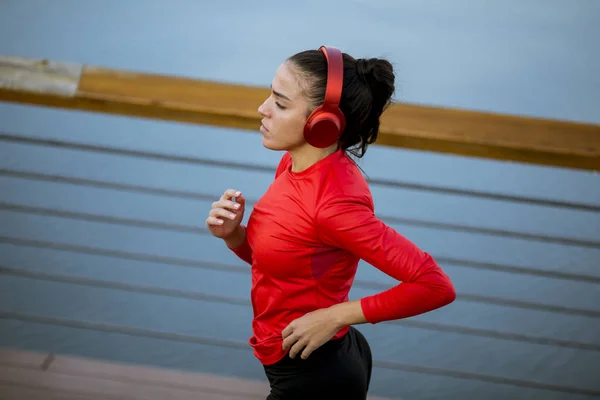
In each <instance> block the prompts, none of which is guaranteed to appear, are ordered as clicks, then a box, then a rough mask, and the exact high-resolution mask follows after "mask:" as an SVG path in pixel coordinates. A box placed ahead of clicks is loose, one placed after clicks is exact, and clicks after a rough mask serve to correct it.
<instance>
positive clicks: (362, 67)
mask: <svg viewBox="0 0 600 400" xmlns="http://www.w3.org/2000/svg"><path fill="white" fill-rule="evenodd" d="M376 61H377V59H375V58H359V59H358V60H356V72H357V73H358V75H359V76H360V77H361V78H363V79H364V80H365V81H367V82H369V81H370V80H371V79H372V77H373V69H374V68H375V64H376Z"/></svg>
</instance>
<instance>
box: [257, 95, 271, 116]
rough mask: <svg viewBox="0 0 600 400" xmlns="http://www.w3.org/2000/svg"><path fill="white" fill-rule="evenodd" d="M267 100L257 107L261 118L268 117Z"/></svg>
mask: <svg viewBox="0 0 600 400" xmlns="http://www.w3.org/2000/svg"><path fill="white" fill-rule="evenodd" d="M268 100H269V99H267V100H265V101H264V102H263V103H262V104H261V105H260V106H259V107H258V112H259V114H260V115H262V116H263V117H267V116H268V108H267V101H268Z"/></svg>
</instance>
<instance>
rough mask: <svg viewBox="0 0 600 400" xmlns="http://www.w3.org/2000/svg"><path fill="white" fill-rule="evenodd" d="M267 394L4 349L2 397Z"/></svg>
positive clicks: (147, 399)
mask: <svg viewBox="0 0 600 400" xmlns="http://www.w3.org/2000/svg"><path fill="white" fill-rule="evenodd" d="M268 392H269V388H268V384H267V382H266V381H255V380H249V379H239V378H231V377H224V376H217V375H208V374H198V373H191V372H184V371H175V370H170V369H162V368H155V367H147V366H138V365H131V364H117V363H111V362H106V361H99V360H92V359H86V358H77V357H72V356H64V355H55V354H44V353H33V352H27V351H20V350H13V349H0V398H1V399H2V400H34V399H44V400H83V399H87V400H90V399H107V400H108V399H122V400H138V399H139V400H153V399H169V400H175V399H177V400H179V399H181V400H187V399H190V400H192V399H193V400H198V399H202V400H242V399H254V400H257V399H265V398H266V394H267V393H268ZM369 400H385V399H383V398H381V397H374V396H369Z"/></svg>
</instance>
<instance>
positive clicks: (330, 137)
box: [304, 46, 346, 148]
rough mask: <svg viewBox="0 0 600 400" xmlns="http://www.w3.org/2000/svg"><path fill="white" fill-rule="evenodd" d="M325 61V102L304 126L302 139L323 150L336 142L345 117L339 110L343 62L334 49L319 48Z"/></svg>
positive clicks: (344, 122) (337, 50)
mask: <svg viewBox="0 0 600 400" xmlns="http://www.w3.org/2000/svg"><path fill="white" fill-rule="evenodd" d="M319 50H320V51H322V52H323V53H324V54H325V59H326V60H327V88H326V89H325V102H324V103H323V104H322V105H320V106H318V107H317V108H315V110H314V111H313V112H312V113H311V114H310V115H309V116H308V120H307V121H306V125H304V139H305V140H306V141H307V142H308V143H309V144H310V145H311V146H314V147H318V148H325V147H329V146H331V145H332V144H334V143H335V142H336V140H338V139H339V138H340V136H341V135H342V132H344V128H345V126H346V117H345V116H344V113H342V110H340V107H339V106H340V99H341V98H342V87H343V84H344V60H343V58H342V52H341V51H340V50H339V49H336V48H335V47H327V46H321V47H319Z"/></svg>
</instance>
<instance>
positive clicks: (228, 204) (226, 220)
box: [206, 189, 246, 240]
mask: <svg viewBox="0 0 600 400" xmlns="http://www.w3.org/2000/svg"><path fill="white" fill-rule="evenodd" d="M233 197H235V198H236V201H235V202H234V201H232V198H233ZM245 203H246V200H245V199H244V197H243V196H242V193H241V192H240V191H238V190H234V189H227V190H226V191H225V192H224V193H223V195H222V196H221V198H220V199H219V200H217V201H215V202H214V203H213V204H212V207H211V209H210V211H209V213H208V218H206V227H207V228H208V230H209V231H210V233H212V234H213V235H214V236H216V237H218V238H221V239H225V240H227V239H228V238H229V237H231V236H232V235H233V234H234V233H236V230H237V228H238V227H239V225H240V223H241V222H242V219H243V218H244V209H245V207H244V206H245Z"/></svg>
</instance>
